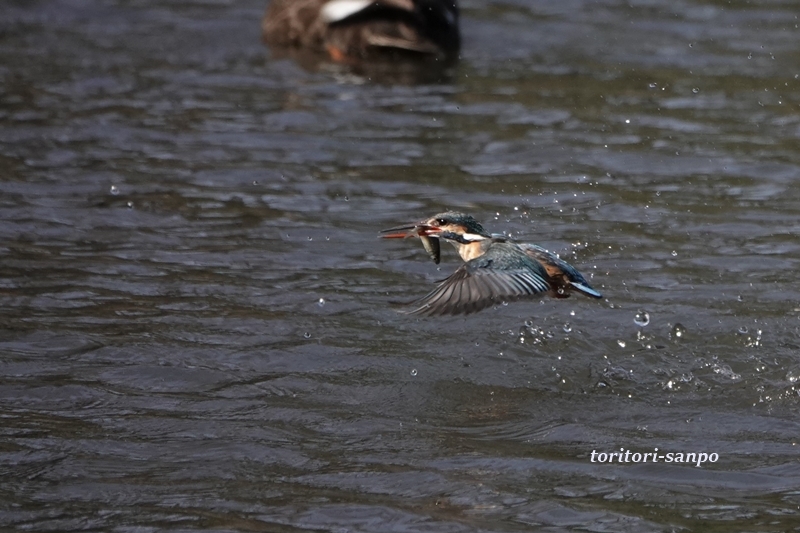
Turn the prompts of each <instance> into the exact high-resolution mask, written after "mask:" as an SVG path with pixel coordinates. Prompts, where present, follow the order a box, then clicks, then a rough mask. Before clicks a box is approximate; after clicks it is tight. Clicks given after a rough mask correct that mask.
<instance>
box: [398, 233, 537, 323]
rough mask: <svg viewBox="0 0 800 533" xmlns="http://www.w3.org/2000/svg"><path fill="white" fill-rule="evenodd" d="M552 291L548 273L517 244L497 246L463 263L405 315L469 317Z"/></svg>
mask: <svg viewBox="0 0 800 533" xmlns="http://www.w3.org/2000/svg"><path fill="white" fill-rule="evenodd" d="M549 290H550V283H549V282H548V279H547V273H546V272H545V270H544V269H543V268H542V266H541V265H540V264H539V263H538V262H536V261H533V260H531V259H530V258H529V257H528V256H527V255H526V254H525V253H524V252H522V251H521V250H520V249H519V247H517V246H516V245H514V244H511V243H497V244H494V245H492V247H491V248H489V250H488V251H487V252H486V253H485V254H483V255H482V256H480V257H477V258H475V259H472V260H470V261H467V262H466V263H464V264H463V265H462V266H461V268H459V269H458V270H456V271H455V272H454V273H453V274H452V275H451V276H450V277H449V278H447V279H445V280H444V281H442V282H441V283H440V284H439V285H438V286H437V287H436V288H435V289H433V290H432V291H431V292H430V293H428V294H427V295H426V296H424V297H422V298H421V299H419V300H417V301H416V302H413V303H412V304H410V307H411V309H410V310H408V311H405V312H406V313H407V314H411V315H421V316H434V315H459V314H470V313H475V312H477V311H480V310H481V309H484V308H486V307H489V306H490V305H494V304H497V303H500V302H504V301H506V302H508V301H513V300H518V299H520V298H525V297H530V296H534V295H537V294H542V293H546V292H548V291H549Z"/></svg>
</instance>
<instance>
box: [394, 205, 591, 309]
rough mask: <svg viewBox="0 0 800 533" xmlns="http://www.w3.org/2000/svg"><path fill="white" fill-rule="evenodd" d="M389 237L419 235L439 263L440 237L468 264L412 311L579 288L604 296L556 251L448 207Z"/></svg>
mask: <svg viewBox="0 0 800 533" xmlns="http://www.w3.org/2000/svg"><path fill="white" fill-rule="evenodd" d="M381 233H382V234H383V235H382V237H383V238H385V239H397V238H409V237H418V238H419V239H421V240H422V243H423V246H424V247H425V250H426V251H427V252H428V254H429V255H430V257H431V259H433V261H434V262H435V263H437V264H438V263H439V259H440V247H439V241H440V240H444V241H447V242H449V243H450V244H452V245H453V246H455V248H456V250H458V254H459V255H460V256H461V259H463V260H464V264H463V265H461V267H460V268H459V269H458V270H456V271H455V272H454V273H453V274H452V275H450V276H449V277H448V278H447V279H445V280H443V281H441V282H440V283H439V285H437V286H436V288H435V289H433V290H432V291H431V292H429V293H428V294H427V295H425V296H423V297H422V298H420V299H419V300H417V301H415V302H412V303H411V304H410V309H409V310H408V311H404V312H405V313H407V314H411V315H421V316H435V315H459V314H470V313H475V312H477V311H480V310H481V309H484V308H486V307H489V306H491V305H494V304H496V303H498V302H509V301H514V300H519V299H523V298H530V297H535V296H537V295H541V294H549V295H550V296H552V297H554V298H568V297H569V296H570V294H571V293H572V292H578V293H580V294H583V295H585V296H589V297H591V298H598V299H599V298H602V297H603V295H602V294H600V293H599V292H597V291H596V290H595V289H593V288H592V286H591V285H589V283H588V282H587V281H586V278H584V277H583V276H582V275H581V273H580V272H578V271H577V270H576V269H575V268H574V267H573V266H572V265H570V264H569V263H567V262H566V261H564V260H563V259H561V258H560V257H558V256H557V255H556V254H554V253H552V252H550V251H548V250H546V249H544V248H542V247H541V246H537V245H535V244H528V243H522V242H517V241H515V240H513V239H511V238H510V237H508V236H505V235H501V234H496V233H495V234H491V233H488V232H487V231H486V230H485V229H483V226H482V225H481V224H480V223H479V222H478V221H477V220H475V218H473V217H472V216H470V215H467V214H464V213H458V212H455V211H447V212H444V213H439V214H437V215H434V216H432V217H431V218H429V219H426V220H423V221H421V222H417V223H414V224H408V225H405V226H399V227H396V228H391V229H387V230H383V231H382V232H381Z"/></svg>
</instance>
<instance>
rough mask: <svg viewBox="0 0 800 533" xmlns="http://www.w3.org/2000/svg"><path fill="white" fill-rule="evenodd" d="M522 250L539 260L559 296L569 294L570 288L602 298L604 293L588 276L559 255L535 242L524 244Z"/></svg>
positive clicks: (556, 294)
mask: <svg viewBox="0 0 800 533" xmlns="http://www.w3.org/2000/svg"><path fill="white" fill-rule="evenodd" d="M520 247H521V248H522V250H524V251H525V253H526V254H527V255H528V257H530V258H531V259H533V260H535V261H537V262H539V264H541V265H542V267H543V268H544V269H545V271H546V272H547V275H548V277H549V278H550V284H551V286H552V288H553V291H554V292H555V296H557V297H563V298H565V297H567V296H569V291H570V290H576V291H578V292H580V293H581V294H585V295H586V296H590V297H592V298H602V297H603V295H602V294H600V293H599V292H597V291H596V290H594V288H592V286H591V285H589V282H588V281H586V278H584V277H583V275H582V274H581V273H580V272H578V271H577V270H576V269H575V267H573V266H572V265H570V264H569V263H567V262H566V261H564V260H563V259H561V258H560V257H558V256H557V255H556V254H554V253H553V252H551V251H549V250H546V249H544V248H542V247H541V246H536V245H535V244H522V245H520Z"/></svg>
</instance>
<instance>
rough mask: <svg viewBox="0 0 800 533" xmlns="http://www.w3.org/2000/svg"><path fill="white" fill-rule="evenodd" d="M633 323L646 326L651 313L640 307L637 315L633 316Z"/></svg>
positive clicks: (641, 326)
mask: <svg viewBox="0 0 800 533" xmlns="http://www.w3.org/2000/svg"><path fill="white" fill-rule="evenodd" d="M633 323H634V324H636V325H637V326H639V327H640V328H643V327H645V326H646V325H648V324H649V323H650V313H648V312H647V311H642V310H641V309H639V310H638V311H637V312H636V315H634V317H633Z"/></svg>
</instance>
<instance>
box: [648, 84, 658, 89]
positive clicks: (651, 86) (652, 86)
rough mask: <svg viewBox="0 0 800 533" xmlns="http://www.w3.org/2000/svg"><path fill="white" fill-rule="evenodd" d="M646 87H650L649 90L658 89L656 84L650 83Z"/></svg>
mask: <svg viewBox="0 0 800 533" xmlns="http://www.w3.org/2000/svg"><path fill="white" fill-rule="evenodd" d="M648 87H650V88H651V89H655V88H656V87H658V84H657V83H651V84H650V85H649V86H648Z"/></svg>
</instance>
